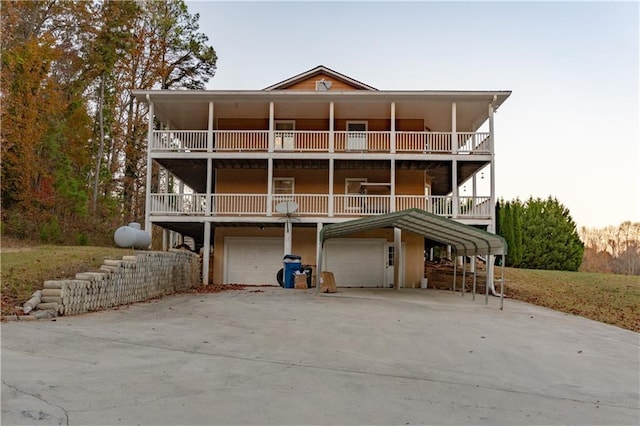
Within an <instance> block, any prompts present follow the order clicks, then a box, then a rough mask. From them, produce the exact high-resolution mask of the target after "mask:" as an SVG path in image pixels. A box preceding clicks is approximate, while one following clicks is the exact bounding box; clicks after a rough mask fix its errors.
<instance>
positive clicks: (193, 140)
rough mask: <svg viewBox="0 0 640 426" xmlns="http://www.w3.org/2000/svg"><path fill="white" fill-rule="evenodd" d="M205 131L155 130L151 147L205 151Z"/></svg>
mask: <svg viewBox="0 0 640 426" xmlns="http://www.w3.org/2000/svg"><path fill="white" fill-rule="evenodd" d="M207 133H208V132H207V131H206V130H155V131H154V132H153V140H152V141H151V149H152V150H155V151H180V152H192V151H194V152H197V151H206V150H207Z"/></svg>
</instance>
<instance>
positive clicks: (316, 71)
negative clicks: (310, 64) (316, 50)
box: [263, 65, 378, 91]
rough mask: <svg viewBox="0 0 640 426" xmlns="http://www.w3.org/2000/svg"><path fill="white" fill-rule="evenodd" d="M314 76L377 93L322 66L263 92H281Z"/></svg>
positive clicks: (361, 83)
mask: <svg viewBox="0 0 640 426" xmlns="http://www.w3.org/2000/svg"><path fill="white" fill-rule="evenodd" d="M316 75H326V76H330V77H333V78H335V79H336V80H339V81H342V82H343V83H346V84H348V85H350V86H353V87H355V88H357V89H360V90H371V91H377V90H378V89H376V88H375V87H372V86H369V85H368V84H364V83H363V82H361V81H358V80H355V79H353V78H351V77H349V76H346V75H344V74H341V73H339V72H338V71H334V70H332V69H331V68H328V67H325V66H324V65H318V66H317V67H315V68H311V69H310V70H308V71H305V72H302V73H300V74H298V75H294V76H293V77H290V78H288V79H286V80H283V81H281V82H279V83H276V84H274V85H271V86H269V87H266V88H264V89H263V90H266V91H271V90H282V89H286V88H287V87H291V86H293V85H294V84H296V83H299V82H301V81H303V80H307V79H309V78H312V77H315V76H316Z"/></svg>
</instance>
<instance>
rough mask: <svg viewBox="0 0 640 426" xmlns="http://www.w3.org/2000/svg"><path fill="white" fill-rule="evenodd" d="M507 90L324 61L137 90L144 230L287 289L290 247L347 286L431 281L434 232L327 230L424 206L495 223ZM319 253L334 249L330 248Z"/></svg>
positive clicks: (232, 275) (224, 276) (217, 276)
mask: <svg viewBox="0 0 640 426" xmlns="http://www.w3.org/2000/svg"><path fill="white" fill-rule="evenodd" d="M510 93H511V92H509V91H428V90H426V91H425V90H416V91H387V90H377V89H375V88H373V87H371V86H369V85H367V84H365V83H362V82H360V81H357V80H355V79H353V78H351V77H348V76H346V75H343V74H341V73H339V72H336V71H333V70H331V69H329V68H327V67H324V66H318V67H316V68H313V69H311V70H309V71H306V72H303V73H301V74H298V75H296V76H294V77H291V78H289V79H286V80H284V81H282V82H280V83H277V84H274V85H272V86H269V87H267V88H265V89H263V90H206V91H186V90H184V91H177V90H149V91H146V90H145V91H143V90H138V91H135V92H134V94H135V96H136V97H137V99H138V100H139V101H142V102H146V103H147V104H148V105H149V123H150V124H149V130H148V133H149V134H148V157H147V158H148V161H147V167H148V170H151V166H152V164H153V163H156V164H157V165H159V167H160V170H161V176H162V177H163V178H162V179H161V180H160V181H161V184H160V185H153V182H152V180H151V173H148V176H147V204H146V229H151V225H157V226H160V227H162V228H163V229H164V230H165V233H164V246H165V247H167V246H168V245H170V244H172V243H174V242H175V241H176V240H175V239H174V238H173V236H174V235H177V234H179V235H182V236H190V237H192V238H193V239H194V240H195V241H197V245H198V246H203V247H204V250H203V251H204V258H205V259H211V262H207V261H205V262H204V263H203V277H204V278H203V281H204V282H205V283H207V282H209V276H210V274H209V268H210V265H211V267H212V269H213V271H212V274H211V277H212V280H213V282H214V283H216V284H231V283H244V284H262V283H268V284H275V283H276V273H277V271H278V270H279V269H280V268H281V267H282V258H283V255H284V254H287V253H293V254H298V255H301V256H302V258H303V263H306V264H312V265H314V264H315V263H316V259H322V262H323V266H324V267H323V269H324V270H330V271H332V272H334V274H335V277H336V281H337V282H338V284H339V285H343V286H358V287H360V286H365V287H368V286H371V287H388V286H390V285H391V284H392V283H393V281H394V271H395V265H394V259H400V261H399V267H400V273H399V274H398V275H397V276H399V279H400V281H401V282H400V283H398V284H399V285H406V286H410V285H412V284H414V283H416V282H419V281H420V279H421V278H422V277H423V271H424V256H425V238H424V236H421V235H417V234H413V233H410V232H409V233H403V234H402V242H401V247H402V248H401V250H400V251H401V254H397V253H396V254H395V256H394V247H399V246H398V245H395V246H394V244H393V242H394V234H393V229H384V228H383V229H378V230H370V231H366V232H361V233H356V234H353V235H348V236H345V238H335V239H332V240H329V241H327V242H326V244H325V245H324V247H323V248H321V247H322V246H321V245H320V244H318V238H319V235H320V230H321V229H322V227H323V226H326V225H328V224H333V223H338V222H344V221H348V220H352V219H354V218H359V217H367V216H374V215H380V214H384V213H389V212H395V211H400V210H404V209H409V208H419V209H422V210H426V211H428V212H431V213H434V214H437V215H441V216H443V217H446V218H450V219H452V220H454V221H458V222H461V223H464V224H468V225H473V226H477V227H479V228H481V229H485V230H487V231H489V232H494V231H495V209H494V206H495V173H494V146H495V144H494V132H493V122H494V112H495V111H496V109H497V108H498V107H499V106H500V105H501V104H502V103H503V102H504V101H505V100H506V99H507V98H508V97H509V95H510ZM318 250H324V252H323V255H322V256H319V253H318Z"/></svg>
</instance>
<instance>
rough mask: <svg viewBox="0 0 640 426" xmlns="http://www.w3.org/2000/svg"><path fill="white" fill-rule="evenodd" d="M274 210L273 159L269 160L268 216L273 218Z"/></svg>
mask: <svg viewBox="0 0 640 426" xmlns="http://www.w3.org/2000/svg"><path fill="white" fill-rule="evenodd" d="M272 208H273V158H269V159H268V160H267V216H271V215H272V214H273V213H272Z"/></svg>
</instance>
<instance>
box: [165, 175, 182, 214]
mask: <svg viewBox="0 0 640 426" xmlns="http://www.w3.org/2000/svg"><path fill="white" fill-rule="evenodd" d="M165 192H169V189H168V188H167V191H165ZM178 193H179V194H180V195H179V196H178V211H182V208H183V207H184V182H183V181H180V182H178Z"/></svg>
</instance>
